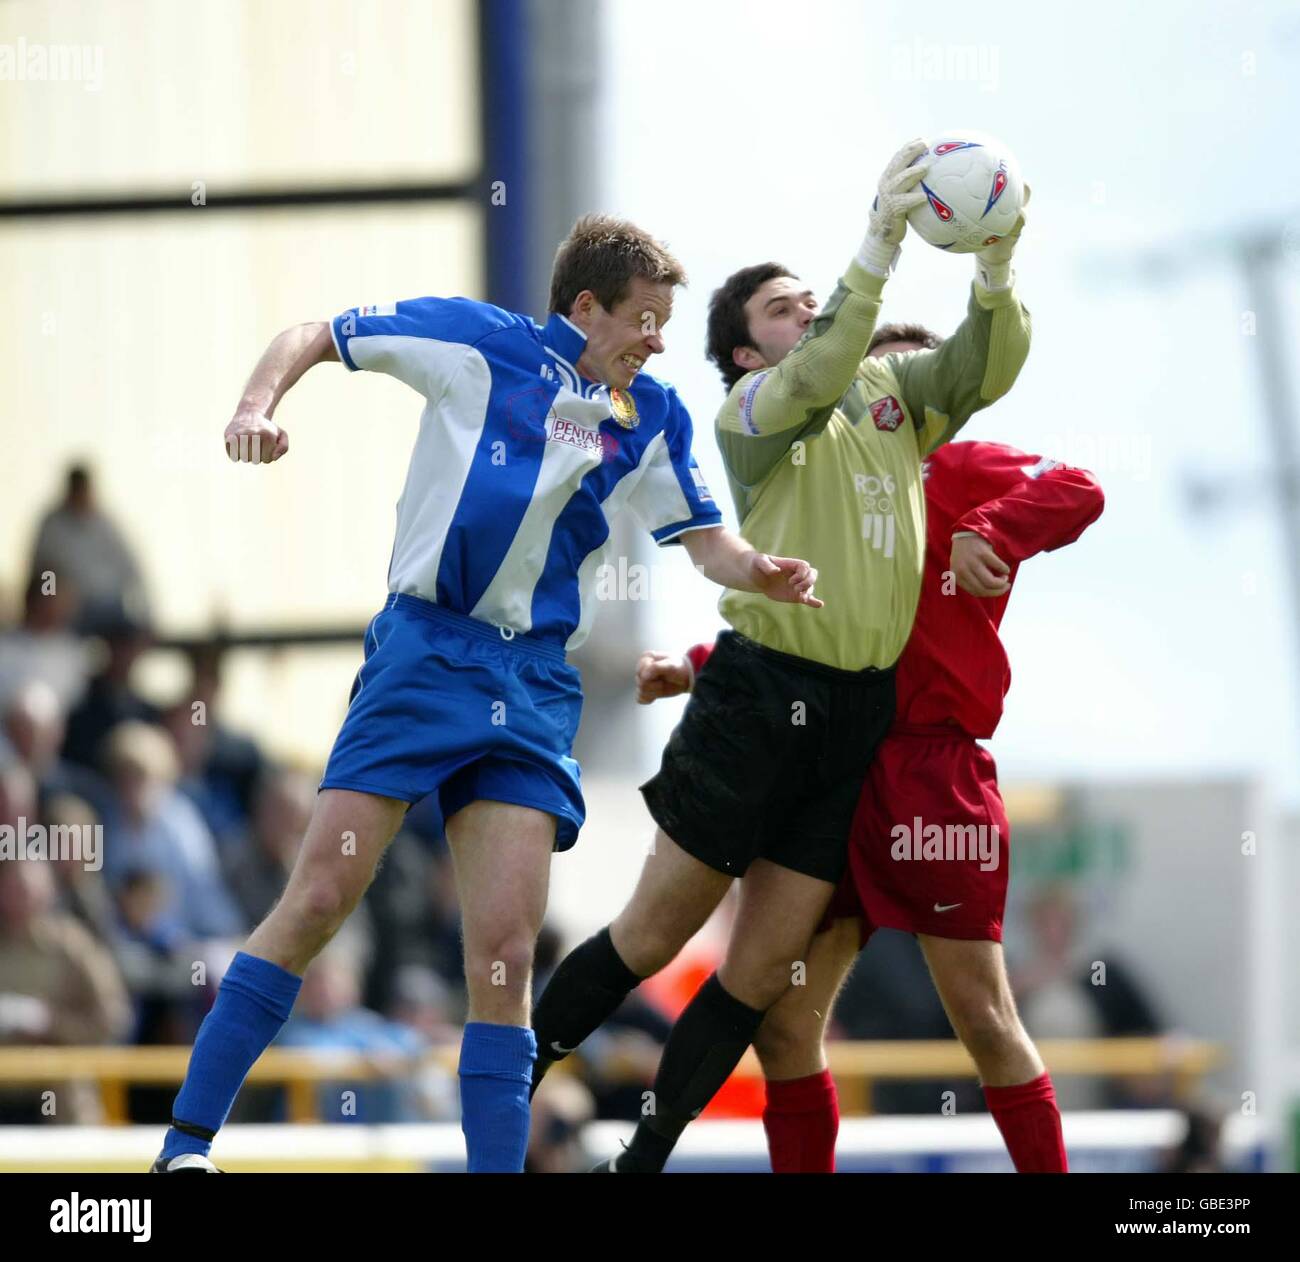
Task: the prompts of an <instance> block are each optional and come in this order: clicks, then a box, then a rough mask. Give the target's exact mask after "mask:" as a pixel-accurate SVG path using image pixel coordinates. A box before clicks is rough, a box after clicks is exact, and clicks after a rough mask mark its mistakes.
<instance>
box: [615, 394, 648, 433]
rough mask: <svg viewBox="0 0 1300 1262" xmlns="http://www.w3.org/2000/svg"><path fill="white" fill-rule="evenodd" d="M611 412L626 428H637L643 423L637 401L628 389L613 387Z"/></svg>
mask: <svg viewBox="0 0 1300 1262" xmlns="http://www.w3.org/2000/svg"><path fill="white" fill-rule="evenodd" d="M609 410H610V414H611V415H612V416H613V417H614V419H615V420H616V421H617V422H618V423H619V424H620V425H621V426H622V427H623V428H624V429H636V427H637V426H638V425H640V424H641V418H640V417H639V416H638V415H637V411H636V402H635V400H634V399H633V398H632V396H631V395H630V394H629V393H628V392H627V391H626V390H619V389H618V388H617V387H611V388H610V391H609Z"/></svg>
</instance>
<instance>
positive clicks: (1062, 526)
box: [953, 443, 1106, 562]
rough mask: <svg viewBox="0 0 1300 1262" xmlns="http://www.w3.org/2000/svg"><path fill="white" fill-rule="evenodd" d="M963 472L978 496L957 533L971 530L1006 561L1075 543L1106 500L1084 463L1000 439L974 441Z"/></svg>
mask: <svg viewBox="0 0 1300 1262" xmlns="http://www.w3.org/2000/svg"><path fill="white" fill-rule="evenodd" d="M964 472H965V475H966V479H967V485H968V486H970V487H971V489H972V490H973V491H975V493H976V494H977V495H978V496H979V501H978V502H977V504H976V507H974V508H972V509H970V510H969V511H968V512H966V513H965V514H964V515H963V516H962V517H960V518H958V520H957V522H956V523H955V525H954V526H953V533H954V534H956V533H957V532H959V531H962V530H973V531H974V532H975V533H976V534H978V535H982V536H983V537H984V538H985V539H987V540H988V541H989V543H991V544H992V545H993V550H994V551H995V552H996V553H997V554H998V556H1000V557H1001V558H1002V559H1003V560H1004V561H1010V562H1020V561H1025V560H1028V558H1029V557H1031V556H1034V555H1035V554H1037V553H1039V552H1051V551H1052V550H1053V549H1054V548H1063V547H1064V546H1065V545H1066V544H1067V543H1073V542H1074V541H1075V540H1076V539H1077V538H1078V537H1079V536H1080V535H1081V534H1083V532H1084V531H1085V530H1086V529H1087V528H1088V527H1089V526H1091V525H1092V523H1093V522H1094V521H1096V520H1097V518H1098V517H1100V516H1101V510H1102V508H1103V507H1104V506H1105V503H1106V499H1105V496H1104V495H1103V494H1102V491H1101V486H1100V485H1099V484H1098V482H1097V479H1096V478H1094V477H1093V476H1092V474H1091V473H1089V472H1088V471H1087V470H1086V469H1075V468H1072V467H1071V466H1069V465H1063V464H1061V463H1060V462H1058V461H1056V460H1049V459H1047V457H1045V456H1030V455H1026V454H1025V453H1024V452H1021V451H1016V450H1015V448H1014V447H1003V446H1001V445H1000V444H997V443H972V444H971V446H970V450H969V451H968V452H967V454H966V466H965V470H964Z"/></svg>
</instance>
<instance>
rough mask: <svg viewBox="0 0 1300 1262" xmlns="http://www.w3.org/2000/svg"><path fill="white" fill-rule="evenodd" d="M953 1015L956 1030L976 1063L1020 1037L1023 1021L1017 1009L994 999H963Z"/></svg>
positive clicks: (1003, 1051) (1004, 1048) (1000, 1052)
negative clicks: (1015, 1010)
mask: <svg viewBox="0 0 1300 1262" xmlns="http://www.w3.org/2000/svg"><path fill="white" fill-rule="evenodd" d="M953 1017H954V1024H955V1025H956V1026H957V1033H958V1034H959V1035H960V1036H961V1040H962V1042H963V1043H964V1044H965V1045H966V1050H967V1051H968V1052H970V1054H971V1056H972V1058H973V1059H974V1060H975V1061H976V1063H977V1064H978V1063H979V1062H980V1061H981V1060H984V1059H991V1058H995V1057H998V1056H1000V1055H1002V1054H1003V1053H1005V1052H1006V1050H1007V1048H1008V1047H1009V1046H1011V1045H1012V1044H1013V1043H1014V1042H1015V1041H1016V1040H1017V1038H1018V1037H1019V1030H1020V1023H1019V1021H1018V1020H1017V1018H1016V1015H1015V1012H1014V1010H1011V1009H1008V1008H1007V1007H1006V1006H1005V1005H1003V1004H999V1003H997V1002H995V1001H993V1000H989V999H976V1000H971V1001H967V1002H965V1003H962V1004H960V1005H958V1006H957V1008H956V1010H955V1011H954V1013H953Z"/></svg>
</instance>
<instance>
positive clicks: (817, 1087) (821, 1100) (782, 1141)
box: [763, 1069, 840, 1174]
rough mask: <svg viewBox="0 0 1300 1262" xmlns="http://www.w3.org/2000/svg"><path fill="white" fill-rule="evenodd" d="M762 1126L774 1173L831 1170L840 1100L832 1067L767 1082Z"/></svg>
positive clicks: (817, 1172)
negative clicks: (780, 1080) (817, 1072)
mask: <svg viewBox="0 0 1300 1262" xmlns="http://www.w3.org/2000/svg"><path fill="white" fill-rule="evenodd" d="M763 1129H764V1130H765V1131H767V1151H768V1153H769V1155H770V1156H771V1158H772V1173H773V1174H834V1173H835V1137H836V1135H838V1134H839V1131H840V1100H839V1096H838V1095H837V1094H836V1092H835V1079H834V1078H832V1077H831V1071H830V1070H829V1069H823V1070H822V1071H821V1073H819V1074H809V1075H808V1077H807V1078H791V1079H790V1080H789V1081H787V1082H769V1083H768V1084H767V1107H766V1108H765V1109H764V1110H763Z"/></svg>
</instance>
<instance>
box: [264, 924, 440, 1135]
mask: <svg viewBox="0 0 1300 1262" xmlns="http://www.w3.org/2000/svg"><path fill="white" fill-rule="evenodd" d="M362 973H363V960H362V958H361V952H360V951H359V950H358V946H357V943H356V942H355V941H354V940H353V938H352V936H351V935H350V934H348V933H347V931H346V930H344V931H343V932H342V933H340V935H339V936H338V937H336V938H335V939H334V941H333V942H331V943H330V945H329V946H327V947H326V948H325V950H324V951H322V952H321V953H320V955H318V956H317V957H316V959H314V960H313V961H312V962H311V965H310V966H309V967H308V969H307V972H306V973H305V974H304V975H303V982H302V989H301V990H300V991H299V993H298V1001H297V1003H296V1004H295V1005H294V1010H293V1015H292V1016H291V1017H290V1018H289V1021H288V1022H287V1024H286V1025H285V1027H284V1029H283V1031H282V1032H281V1034H280V1037H279V1038H278V1039H277V1040H276V1043H275V1046H277V1047H309V1048H319V1049H322V1050H329V1051H353V1052H363V1053H366V1054H367V1055H368V1056H370V1057H372V1058H373V1063H378V1064H383V1063H385V1062H387V1063H388V1064H389V1065H390V1067H391V1070H392V1077H391V1079H390V1080H389V1081H380V1082H354V1083H348V1082H337V1083H327V1084H323V1085H322V1086H321V1088H320V1091H319V1096H318V1099H319V1110H320V1117H321V1120H322V1121H326V1122H371V1123H373V1122H418V1121H428V1120H430V1119H431V1118H433V1117H437V1116H439V1109H440V1107H441V1108H445V1105H446V1102H449V1101H450V1100H451V1099H452V1098H453V1097H454V1095H455V1088H454V1085H453V1084H452V1082H451V1079H450V1076H449V1075H446V1074H445V1073H444V1072H443V1071H439V1070H435V1071H433V1072H434V1074H435V1076H441V1077H443V1078H445V1079H446V1082H445V1091H439V1092H438V1093H437V1094H436V1096H435V1097H433V1098H431V1096H430V1093H429V1092H428V1090H427V1086H426V1084H427V1081H428V1073H427V1071H424V1070H421V1071H418V1072H416V1071H414V1070H413V1065H412V1061H413V1058H416V1057H418V1056H420V1055H421V1053H423V1052H424V1050H425V1048H426V1046H427V1044H426V1042H425V1040H424V1039H423V1038H422V1037H421V1036H420V1035H418V1034H417V1033H416V1032H415V1031H414V1030H412V1029H410V1028H409V1027H407V1026H404V1025H399V1024H398V1023H397V1022H395V1021H389V1020H387V1019H386V1018H384V1017H382V1016H381V1015H380V1014H379V1013H377V1012H372V1011H371V1010H370V1009H368V1008H363V1007H362V1006H361V1002H360V997H361V977H362ZM441 1116H446V1113H445V1112H442V1113H441Z"/></svg>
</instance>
